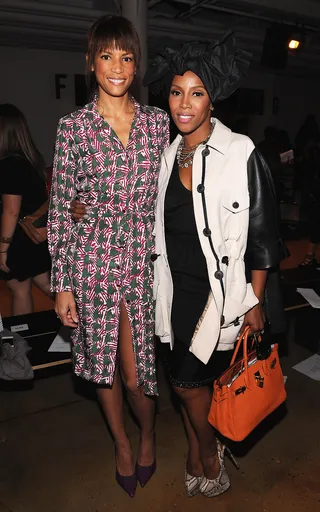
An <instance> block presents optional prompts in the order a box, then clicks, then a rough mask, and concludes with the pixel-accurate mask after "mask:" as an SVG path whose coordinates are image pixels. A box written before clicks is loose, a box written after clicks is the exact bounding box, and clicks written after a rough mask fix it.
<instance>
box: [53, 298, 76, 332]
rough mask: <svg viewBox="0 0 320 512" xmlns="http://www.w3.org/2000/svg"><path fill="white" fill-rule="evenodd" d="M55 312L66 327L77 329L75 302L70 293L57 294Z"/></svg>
mask: <svg viewBox="0 0 320 512" xmlns="http://www.w3.org/2000/svg"><path fill="white" fill-rule="evenodd" d="M54 309H55V312H56V313H57V315H58V317H59V318H60V320H61V322H62V324H63V325H65V326H66V327H73V328H75V327H78V322H79V319H78V315H77V307H76V302H75V300H74V296H73V293H72V292H57V293H56V301H55V308H54Z"/></svg>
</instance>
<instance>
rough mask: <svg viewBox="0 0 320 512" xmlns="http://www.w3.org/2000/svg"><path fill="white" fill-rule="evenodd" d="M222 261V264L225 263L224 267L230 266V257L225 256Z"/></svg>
mask: <svg viewBox="0 0 320 512" xmlns="http://www.w3.org/2000/svg"><path fill="white" fill-rule="evenodd" d="M221 261H222V263H223V264H224V265H228V264H229V258H228V256H223V257H222V260H221Z"/></svg>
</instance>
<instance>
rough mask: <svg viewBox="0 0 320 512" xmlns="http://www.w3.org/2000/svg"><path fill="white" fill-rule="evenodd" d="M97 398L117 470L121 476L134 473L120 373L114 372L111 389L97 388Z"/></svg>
mask: <svg viewBox="0 0 320 512" xmlns="http://www.w3.org/2000/svg"><path fill="white" fill-rule="evenodd" d="M97 394H98V398H99V401H100V404H101V407H102V410H103V412H104V415H105V417H106V420H107V422H108V425H109V428H110V430H111V433H112V435H113V438H114V442H115V448H116V460H117V469H118V471H119V473H120V474H121V475H123V476H130V475H132V474H133V473H134V463H133V456H132V450H131V446H130V441H129V438H128V436H127V433H126V430H125V424H124V415H123V392H122V383H121V378H120V373H119V370H118V368H117V369H116V371H115V375H114V381H113V385H112V388H103V387H99V388H98V389H97Z"/></svg>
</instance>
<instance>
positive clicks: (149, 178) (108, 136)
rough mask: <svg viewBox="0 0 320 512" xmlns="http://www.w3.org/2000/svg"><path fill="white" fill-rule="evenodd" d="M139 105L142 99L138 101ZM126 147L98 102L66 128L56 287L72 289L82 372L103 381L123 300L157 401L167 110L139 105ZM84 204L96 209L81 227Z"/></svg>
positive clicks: (56, 218)
mask: <svg viewBox="0 0 320 512" xmlns="http://www.w3.org/2000/svg"><path fill="white" fill-rule="evenodd" d="M133 101H134V100H133ZM134 106H135V116H134V119H133V123H132V127H131V131H130V135H129V141H128V145H127V147H126V148H124V147H123V145H122V144H121V142H120V140H119V139H118V137H117V135H116V133H115V132H114V131H113V130H112V128H111V127H110V126H109V124H108V123H107V122H106V121H104V119H103V118H102V117H101V116H100V114H99V112H98V110H97V108H96V103H95V101H94V102H92V103H89V104H88V105H86V106H85V107H84V108H82V109H80V110H78V111H77V112H74V113H73V114H71V115H68V116H66V117H64V118H62V119H61V120H60V122H59V126H58V134H57V141H56V151H55V159H54V170H53V181H52V191H51V203H50V212H49V222H48V238H49V248H50V253H51V257H52V277H51V282H52V290H53V291H57V292H60V291H68V290H69V291H72V292H73V294H74V297H75V300H76V304H77V309H78V315H79V327H77V328H76V329H74V330H73V331H72V341H73V361H74V371H75V373H76V374H77V375H79V376H80V377H83V378H85V379H87V380H90V381H93V382H95V383H98V384H106V385H111V384H112V382H113V377H114V370H115V363H116V355H117V345H118V334H119V316H120V304H121V301H123V302H124V304H125V305H126V309H127V312H128V317H129V321H130V325H131V331H132V338H133V349H134V354H135V361H136V369H137V385H138V386H140V385H143V387H144V391H145V393H146V394H149V395H154V394H157V380H156V368H155V347H154V303H153V296H152V281H153V263H152V261H151V259H150V257H151V255H152V253H153V251H154V239H153V235H152V232H153V226H154V208H155V201H156V196H157V182H158V173H159V167H160V157H161V154H162V152H163V150H164V149H165V148H166V147H167V146H168V144H169V120H168V116H167V114H166V113H165V112H163V111H162V110H160V109H158V108H155V107H143V106H141V105H139V104H138V103H137V102H135V101H134ZM75 197H77V198H79V200H80V201H81V202H82V203H85V204H86V205H88V206H89V207H90V212H89V213H88V215H87V218H86V219H84V220H82V221H81V222H79V223H78V224H75V223H74V222H73V221H72V218H71V215H70V212H69V208H70V202H71V201H72V199H74V198H75Z"/></svg>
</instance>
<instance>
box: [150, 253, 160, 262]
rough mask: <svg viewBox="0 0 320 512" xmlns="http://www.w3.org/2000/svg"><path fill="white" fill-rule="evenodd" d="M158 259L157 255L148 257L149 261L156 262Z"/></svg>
mask: <svg viewBox="0 0 320 512" xmlns="http://www.w3.org/2000/svg"><path fill="white" fill-rule="evenodd" d="M158 258H159V254H151V256H150V260H151V261H156V260H157V259H158Z"/></svg>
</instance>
